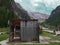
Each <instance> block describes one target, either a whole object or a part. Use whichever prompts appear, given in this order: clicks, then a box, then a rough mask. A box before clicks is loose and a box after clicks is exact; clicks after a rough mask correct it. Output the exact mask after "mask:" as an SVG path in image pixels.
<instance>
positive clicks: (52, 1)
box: [15, 0, 60, 14]
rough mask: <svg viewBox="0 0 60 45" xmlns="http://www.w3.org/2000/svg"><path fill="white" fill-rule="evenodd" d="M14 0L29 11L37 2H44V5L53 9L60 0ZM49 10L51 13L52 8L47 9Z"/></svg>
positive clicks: (37, 4) (36, 5)
mask: <svg viewBox="0 0 60 45" xmlns="http://www.w3.org/2000/svg"><path fill="white" fill-rule="evenodd" d="M15 1H16V2H18V3H20V4H21V5H22V6H23V8H25V9H27V10H30V11H31V10H33V8H35V7H38V6H39V3H44V4H45V6H46V7H50V8H53V9H55V8H56V7H57V6H58V5H60V0H15ZM27 7H28V8H27ZM31 7H32V8H31ZM50 8H49V9H50ZM33 11H36V10H33ZM49 11H50V13H51V11H52V10H49ZM42 12H43V10H42ZM47 14H48V12H47Z"/></svg>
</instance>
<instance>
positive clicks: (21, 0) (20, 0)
mask: <svg viewBox="0 0 60 45" xmlns="http://www.w3.org/2000/svg"><path fill="white" fill-rule="evenodd" d="M15 2H18V3H20V2H23V0H15Z"/></svg>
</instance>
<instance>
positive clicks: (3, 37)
mask: <svg viewBox="0 0 60 45" xmlns="http://www.w3.org/2000/svg"><path fill="white" fill-rule="evenodd" d="M8 31H9V28H0V32H6V33H5V34H0V41H3V40H6V39H7V38H8V34H7V32H8Z"/></svg>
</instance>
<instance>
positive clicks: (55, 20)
mask: <svg viewBox="0 0 60 45" xmlns="http://www.w3.org/2000/svg"><path fill="white" fill-rule="evenodd" d="M59 19H60V6H58V7H56V9H54V10H53V11H52V12H51V15H50V17H49V18H48V20H47V23H49V24H50V25H53V26H57V25H60V20H59Z"/></svg>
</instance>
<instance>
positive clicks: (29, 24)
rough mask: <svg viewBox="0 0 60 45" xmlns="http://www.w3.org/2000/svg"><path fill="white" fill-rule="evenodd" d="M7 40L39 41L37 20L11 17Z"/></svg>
mask: <svg viewBox="0 0 60 45" xmlns="http://www.w3.org/2000/svg"><path fill="white" fill-rule="evenodd" d="M9 24H10V33H9V41H10V42H12V41H20V42H32V41H35V42H39V24H38V20H36V19H31V20H25V19H12V20H10V23H9Z"/></svg>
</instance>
